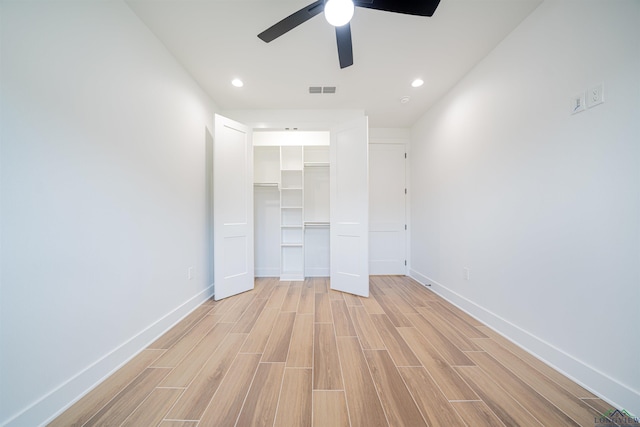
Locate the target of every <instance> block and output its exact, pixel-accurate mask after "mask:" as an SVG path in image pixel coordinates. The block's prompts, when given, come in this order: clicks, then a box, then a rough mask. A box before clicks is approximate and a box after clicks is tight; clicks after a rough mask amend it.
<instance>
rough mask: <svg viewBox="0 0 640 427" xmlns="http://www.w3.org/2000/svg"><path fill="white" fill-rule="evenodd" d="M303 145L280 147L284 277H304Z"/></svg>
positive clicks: (282, 272)
mask: <svg viewBox="0 0 640 427" xmlns="http://www.w3.org/2000/svg"><path fill="white" fill-rule="evenodd" d="M303 165H304V162H303V148H302V146H281V147H280V185H281V187H280V215H281V225H280V253H281V254H280V262H281V266H280V280H304V168H303Z"/></svg>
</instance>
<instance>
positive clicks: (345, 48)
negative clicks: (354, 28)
mask: <svg viewBox="0 0 640 427" xmlns="http://www.w3.org/2000/svg"><path fill="white" fill-rule="evenodd" d="M336 40H337V41H338V59H339V60H340V68H347V67H349V66H350V65H353V45H352V44H351V25H350V24H349V23H347V24H345V25H343V26H342V27H336Z"/></svg>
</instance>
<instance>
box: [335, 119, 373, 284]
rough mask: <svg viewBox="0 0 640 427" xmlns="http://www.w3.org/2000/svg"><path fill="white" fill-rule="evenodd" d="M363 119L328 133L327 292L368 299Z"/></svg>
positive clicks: (366, 162) (365, 132)
mask: <svg viewBox="0 0 640 427" xmlns="http://www.w3.org/2000/svg"><path fill="white" fill-rule="evenodd" d="M368 139H369V138H368V121H367V118H366V117H363V118H361V119H357V120H354V121H352V122H349V123H346V124H344V125H342V126H339V127H337V128H335V129H332V131H331V146H330V153H331V167H330V171H331V180H330V185H331V201H330V212H331V227H330V229H331V232H330V233H331V239H330V240H331V242H330V245H331V267H330V268H331V289H335V290H338V291H342V292H349V293H352V294H355V295H360V296H365V297H368V296H369V219H368V215H369V214H368V211H369V183H368V181H369V176H368V170H369V159H368V148H369V147H368V146H369V143H368Z"/></svg>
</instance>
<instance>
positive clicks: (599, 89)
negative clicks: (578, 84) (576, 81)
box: [587, 83, 604, 108]
mask: <svg viewBox="0 0 640 427" xmlns="http://www.w3.org/2000/svg"><path fill="white" fill-rule="evenodd" d="M603 102H604V86H603V84H602V83H600V84H597V85H595V86H593V87H590V88H589V90H588V91H587V107H589V108H592V107H595V106H596V105H599V104H602V103H603Z"/></svg>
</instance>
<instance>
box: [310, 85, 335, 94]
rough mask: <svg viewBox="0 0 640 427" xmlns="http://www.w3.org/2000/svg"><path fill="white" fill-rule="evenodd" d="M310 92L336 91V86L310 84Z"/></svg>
mask: <svg viewBox="0 0 640 427" xmlns="http://www.w3.org/2000/svg"><path fill="white" fill-rule="evenodd" d="M309 93H336V87H335V86H309Z"/></svg>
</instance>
